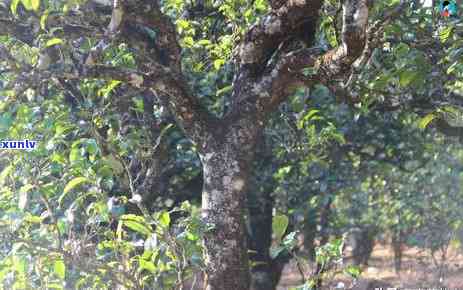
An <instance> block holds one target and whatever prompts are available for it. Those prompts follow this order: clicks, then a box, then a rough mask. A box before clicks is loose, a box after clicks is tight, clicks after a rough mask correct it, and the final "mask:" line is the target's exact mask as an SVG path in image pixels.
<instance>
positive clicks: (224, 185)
mask: <svg viewBox="0 0 463 290" xmlns="http://www.w3.org/2000/svg"><path fill="white" fill-rule="evenodd" d="M253 129H256V126H252V125H250V124H249V123H248V126H239V127H238V128H236V127H235V128H232V129H230V130H228V132H227V133H228V134H227V135H226V136H223V137H222V138H220V137H218V138H217V139H216V140H211V142H210V143H208V144H207V147H208V148H204V149H203V150H202V152H201V153H200V158H201V162H202V164H203V176H204V184H203V196H202V210H203V213H202V214H203V219H204V222H206V223H207V224H208V225H209V226H211V227H212V229H211V230H209V231H208V232H207V233H206V235H205V239H204V246H205V250H206V256H205V260H206V261H205V262H206V274H207V277H206V281H205V282H206V286H205V288H206V289H207V290H248V289H249V285H250V275H249V265H248V264H249V259H248V248H247V241H246V226H245V222H244V212H245V209H246V207H247V202H246V190H247V184H248V181H249V174H250V165H251V162H252V158H253V151H254V147H255V146H254V144H255V142H254V141H255V139H256V136H257V135H258V133H257V131H256V130H253ZM218 140H220V141H218ZM219 142H220V143H219Z"/></svg>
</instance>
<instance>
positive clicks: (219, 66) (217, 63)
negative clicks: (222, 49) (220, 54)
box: [214, 58, 225, 70]
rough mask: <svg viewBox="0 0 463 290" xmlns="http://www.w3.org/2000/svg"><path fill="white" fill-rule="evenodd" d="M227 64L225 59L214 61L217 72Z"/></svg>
mask: <svg viewBox="0 0 463 290" xmlns="http://www.w3.org/2000/svg"><path fill="white" fill-rule="evenodd" d="M224 64H225V60H224V59H220V58H219V59H216V60H214V68H215V69H216V70H219V69H220V68H221V67H222V66H223V65H224Z"/></svg>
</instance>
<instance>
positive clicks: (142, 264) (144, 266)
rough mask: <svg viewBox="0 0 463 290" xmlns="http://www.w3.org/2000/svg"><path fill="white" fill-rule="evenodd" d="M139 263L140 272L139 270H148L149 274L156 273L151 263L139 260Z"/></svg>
mask: <svg viewBox="0 0 463 290" xmlns="http://www.w3.org/2000/svg"><path fill="white" fill-rule="evenodd" d="M139 262H140V268H139V270H140V271H141V270H148V271H149V272H151V273H154V272H156V266H155V265H154V263H153V262H151V261H147V260H144V259H140V260H139Z"/></svg>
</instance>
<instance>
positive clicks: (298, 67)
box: [257, 0, 404, 111]
mask: <svg viewBox="0 0 463 290" xmlns="http://www.w3.org/2000/svg"><path fill="white" fill-rule="evenodd" d="M368 2H369V1H368V0H346V1H344V3H343V6H342V8H343V21H342V22H343V27H342V35H341V44H340V45H339V46H338V47H336V48H334V49H332V50H330V51H328V52H326V53H323V51H321V50H320V49H316V48H309V49H300V50H298V51H293V52H290V53H287V54H286V55H284V56H282V57H281V58H280V59H279V61H278V62H277V63H276V64H275V66H274V67H273V68H272V69H271V70H268V71H267V72H266V73H265V74H264V76H263V77H262V78H261V79H260V81H259V83H258V85H257V87H259V90H261V91H265V92H267V93H266V98H261V99H260V100H258V103H259V106H260V107H262V108H263V109H264V111H271V110H273V109H274V108H275V107H276V106H278V105H279V104H280V103H281V102H282V101H284V100H285V99H286V98H287V97H288V96H289V95H290V94H291V93H292V92H293V90H294V88H295V87H297V86H301V85H310V84H312V83H314V82H321V83H324V84H327V85H329V84H328V81H329V82H333V81H336V79H338V78H340V77H343V76H344V75H345V74H346V73H347V72H349V71H350V70H351V69H352V66H353V64H354V62H356V61H357V60H359V59H364V58H368V56H369V55H371V49H372V45H368V43H369V40H370V39H369V38H368V36H369V35H368V33H367V26H368V10H369V9H368ZM402 5H404V1H402V3H401V4H400V5H399V6H397V7H396V9H394V10H393V11H392V12H391V13H389V14H386V15H387V18H386V19H385V21H384V22H383V23H387V22H388V21H390V19H392V18H393V17H394V16H395V15H396V14H397V10H399V9H401V8H402V7H403V6H402ZM380 27H381V26H380V25H379V24H378V23H375V25H373V26H372V29H371V30H370V31H369V32H371V33H373V32H374V31H377V30H379V29H380ZM362 56H363V57H362ZM303 70H306V71H304V72H303ZM262 95H263V94H262Z"/></svg>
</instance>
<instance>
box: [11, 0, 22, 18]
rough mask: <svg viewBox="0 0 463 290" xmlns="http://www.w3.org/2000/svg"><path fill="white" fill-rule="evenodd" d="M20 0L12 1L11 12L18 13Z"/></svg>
mask: <svg viewBox="0 0 463 290" xmlns="http://www.w3.org/2000/svg"><path fill="white" fill-rule="evenodd" d="M19 1H20V0H13V1H11V4H10V9H11V13H13V15H17V14H18V4H19Z"/></svg>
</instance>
